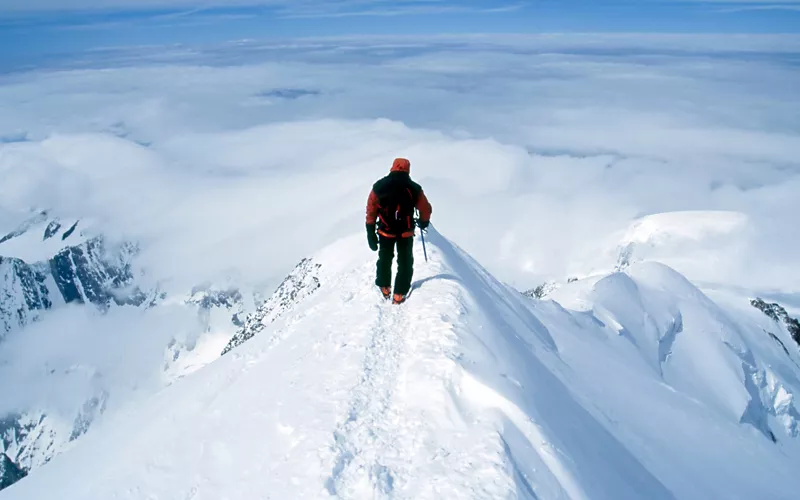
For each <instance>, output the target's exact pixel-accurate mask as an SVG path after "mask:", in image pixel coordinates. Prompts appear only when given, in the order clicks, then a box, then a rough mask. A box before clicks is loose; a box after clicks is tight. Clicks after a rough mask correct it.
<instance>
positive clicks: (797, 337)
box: [750, 298, 800, 346]
mask: <svg viewBox="0 0 800 500" xmlns="http://www.w3.org/2000/svg"><path fill="white" fill-rule="evenodd" d="M750 305H752V306H753V307H755V308H756V309H758V310H760V311H761V312H763V313H764V314H766V315H767V316H769V317H770V318H772V319H773V320H774V321H775V322H777V323H778V324H783V325H784V326H785V327H786V330H787V331H788V332H789V334H790V335H791V336H792V338H793V339H794V341H795V342H797V344H798V346H800V321H798V320H797V319H796V318H792V317H791V316H789V313H788V312H786V309H784V308H783V307H782V306H781V305H780V304H775V303H772V304H770V303H768V302H766V301H764V300H763V299H761V298H755V299H753V300H751V301H750Z"/></svg>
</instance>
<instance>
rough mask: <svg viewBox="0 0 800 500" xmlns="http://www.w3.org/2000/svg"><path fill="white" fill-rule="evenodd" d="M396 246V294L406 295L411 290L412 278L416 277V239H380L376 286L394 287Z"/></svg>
mask: <svg viewBox="0 0 800 500" xmlns="http://www.w3.org/2000/svg"><path fill="white" fill-rule="evenodd" d="M395 246H397V277H396V278H395V280H394V293H397V294H400V295H406V294H407V293H408V291H409V290H410V289H411V278H412V277H413V276H414V253H413V250H414V238H384V237H383V236H381V237H380V241H379V247H378V269H377V273H376V277H375V284H376V285H378V286H380V287H385V286H388V287H391V286H392V260H393V259H394V247H395Z"/></svg>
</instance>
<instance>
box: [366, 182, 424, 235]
mask: <svg viewBox="0 0 800 500" xmlns="http://www.w3.org/2000/svg"><path fill="white" fill-rule="evenodd" d="M372 190H373V192H374V193H375V195H376V196H377V197H378V202H379V204H380V211H379V212H378V215H379V217H380V227H379V229H380V230H381V231H382V232H384V233H386V234H390V235H392V236H402V235H403V234H407V233H409V232H413V231H414V209H415V208H416V206H417V200H418V199H419V193H420V191H421V190H422V188H420V186H419V184H417V183H415V182H414V181H412V180H411V179H410V178H409V177H408V175H407V174H405V175H404V174H389V175H388V176H386V177H384V178H383V179H381V180H379V181H378V182H376V183H375V185H374V186H373V188H372Z"/></svg>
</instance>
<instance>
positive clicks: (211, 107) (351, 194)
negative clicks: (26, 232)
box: [0, 35, 800, 392]
mask: <svg viewBox="0 0 800 500" xmlns="http://www.w3.org/2000/svg"><path fill="white" fill-rule="evenodd" d="M798 55H800V38H799V37H796V36H705V35H703V36H700V35H697V36H695V35H691V36H690V35H685V36H684V35H675V36H648V35H574V36H573V35H570V36H566V35H552V36H530V37H499V36H497V37H438V38H432V39H422V38H413V37H409V38H348V39H317V40H285V41H281V42H273V43H265V42H253V41H243V42H237V43H231V44H225V45H218V46H211V47H184V46H177V47H139V48H126V49H113V50H112V49H109V50H103V51H94V52H90V53H83V54H80V55H76V56H75V57H72V58H69V59H65V60H62V61H60V62H59V63H58V65H57V66H53V67H42V68H40V69H37V70H32V71H25V72H10V73H5V74H2V75H0V105H1V106H2V112H0V232H4V231H7V230H11V229H13V227H14V226H15V225H16V224H17V223H19V222H20V221H21V220H22V219H24V218H25V217H27V216H28V214H29V213H30V211H31V210H33V209H44V208H47V209H51V210H53V212H54V213H56V214H60V215H62V216H64V217H74V218H85V219H87V220H91V221H92V230H94V231H98V232H102V233H104V234H106V235H108V236H109V237H111V238H114V239H119V240H134V241H137V242H139V244H140V247H141V255H140V256H139V259H138V262H137V264H138V265H139V266H140V267H141V268H142V269H144V270H145V271H146V273H147V276H148V277H149V278H150V279H152V280H154V281H159V282H160V283H161V285H160V286H161V287H162V289H164V290H166V291H168V292H173V293H185V292H186V291H188V290H189V289H190V288H191V287H192V286H194V285H196V284H199V283H209V282H210V283H222V282H224V283H232V282H233V283H239V284H241V285H243V286H248V287H253V288H263V289H267V290H268V289H269V288H271V287H273V286H274V285H275V284H276V283H277V282H278V281H279V280H280V279H281V278H282V277H283V276H284V275H285V273H286V272H287V271H288V270H289V269H291V267H292V266H293V265H294V264H295V263H296V262H297V261H298V260H299V259H300V258H302V257H304V256H306V255H308V254H311V253H313V252H314V251H315V250H317V249H318V248H320V247H321V246H323V245H324V244H326V243H328V242H331V241H333V240H335V239H337V238H339V237H342V236H344V235H349V234H351V233H353V232H363V230H364V229H363V224H364V205H365V202H366V198H367V195H368V193H369V190H370V187H371V184H372V183H373V182H374V181H375V180H377V179H378V178H379V177H380V176H382V175H383V174H384V173H385V172H386V171H387V170H388V167H389V165H390V164H391V161H392V159H393V158H394V157H396V156H405V157H408V158H410V159H411V162H412V174H413V177H414V178H415V179H416V180H417V181H419V182H420V183H421V184H422V185H423V187H424V189H425V191H426V193H427V194H428V197H429V198H430V200H431V202H432V204H433V206H434V216H433V222H434V224H435V225H436V226H437V227H438V228H439V230H440V231H442V232H443V233H444V234H445V235H447V236H448V237H450V238H451V239H453V240H454V241H455V242H457V243H458V244H459V245H460V246H462V247H463V248H464V249H466V250H467V251H469V252H470V253H472V254H473V255H474V256H475V257H476V258H477V259H478V260H479V261H480V262H481V263H482V264H484V265H485V266H486V267H487V268H488V269H489V270H490V271H492V272H494V273H495V274H497V275H498V276H499V277H500V278H502V279H504V280H506V281H508V282H509V283H511V284H513V285H515V286H517V287H519V288H521V289H524V288H528V287H531V286H535V285H537V284H539V283H541V282H542V281H543V280H546V279H565V278H567V277H568V276H573V275H585V274H588V273H592V272H599V271H603V270H609V269H611V268H612V267H613V265H614V264H615V262H616V256H617V255H616V252H617V245H618V243H619V241H620V239H621V238H622V237H623V236H624V235H625V234H626V228H628V227H629V226H630V225H631V224H632V223H633V222H634V221H635V220H636V219H637V218H639V217H642V216H646V215H650V214H656V213H661V212H670V211H678V210H693V211H707V210H720V211H732V212H739V213H741V214H743V217H744V218H743V219H742V220H746V221H747V223H746V227H744V228H741V227H740V228H738V232H737V233H736V235H735V238H736V240H735V241H732V240H731V238H723V239H721V240H719V241H720V243H719V245H730V246H731V251H730V252H728V251H726V249H727V247H720V246H719V245H716V246H715V245H714V244H709V242H708V241H699V242H698V244H697V245H694V246H693V244H692V242H691V241H689V242H680V244H679V245H675V246H674V248H679V249H680V252H682V255H681V256H680V258H679V259H675V262H677V263H679V270H680V271H682V272H684V273H686V274H687V275H688V276H689V277H690V278H692V279H695V280H699V281H703V282H712V283H715V282H716V283H720V282H721V283H726V284H730V285H736V286H743V287H749V288H752V289H760V290H778V291H781V292H784V293H795V292H797V283H800V266H798V265H797V264H798V257H797V256H798V254H797V248H798V246H799V245H800V225H798V224H797V217H798V215H797V214H798V213H800V197H798V193H800V90H798V89H800V70H799V69H798V66H797V60H798V59H797V58H798ZM737 220H738V219H737ZM687 223H692V222H691V216H689V217H688V219H687ZM703 224H705V225H706V226H708V225H709V224H711V225H712V226H713V224H714V222H713V218H712V219H711V222H709V219H708V217H703ZM690 232H691V231H690ZM695 232H696V231H695ZM701 233H702V231H701ZM710 233H714V231H710ZM662 239H663V238H662ZM712 243H713V242H712ZM364 247H365V249H364V257H365V259H368V258H371V255H370V253H369V251H368V250H367V249H366V239H365V244H364ZM670 248H673V247H670ZM693 254H696V257H697V258H693ZM687 255H689V258H687ZM70 314H71V315H72V316H74V317H75V318H77V319H75V318H73V319H75V320H74V321H68V323H69V324H70V325H72V326H70V327H69V328H68V331H70V332H89V331H96V329H100V330H103V331H105V330H109V329H114V328H112V327H111V326H110V323H109V322H112V323H113V318H116V317H117V316H113V317H112V319H109V320H106V324H101V323H98V322H97V321H89V320H88V319H87V316H85V314H86V313H75V312H64V313H62V316H63V318H67V316H68V315H70ZM115 314H123V313H115ZM126 314H127V313H126ZM131 314H133V313H131ZM89 317H90V318H91V317H93V316H89ZM63 318H62V319H63ZM176 318H180V320H178V319H175V320H174V321H167V322H162V323H160V324H161V327H159V326H157V324H158V323H157V322H155V323H154V322H153V321H152V320H151V319H150V317H148V319H146V320H145V319H141V320H136V319H135V318H127V317H126V318H123V319H124V321H125V325H126V327H125V328H124V329H117V330H118V333H119V335H118V336H117V337H115V338H120V337H125V338H127V339H128V340H127V341H125V342H122V341H119V342H117V343H116V344H115V345H117V346H118V348H115V349H110V351H111V352H117V353H124V352H126V349H127V348H126V347H124V346H127V345H132V344H133V343H135V342H137V336H138V335H139V334H140V332H141V331H142V329H144V330H147V331H148V332H153V335H154V338H156V339H159V340H158V341H157V342H156V344H158V345H157V348H153V349H152V350H151V351H148V352H150V354H148V356H149V357H150V358H153V357H154V356H155V357H158V356H157V355H156V354H154V353H155V352H157V351H158V350H159V349H161V347H160V346H161V345H162V344H163V342H162V341H164V339H167V338H169V336H170V335H174V330H175V329H176V328H177V327H175V324H179V323H180V322H182V321H188V319H186V316H185V315H184V313H181V314H180V315H178V316H176ZM67 320H68V318H67ZM67 320H65V321H67ZM47 321H56V320H46V321H45V323H43V325H42V326H41V327H40V330H42V331H44V330H47V331H49V332H50V334H52V332H54V331H56V330H57V329H56V328H55V327H53V328H49V329H48V328H45V327H46V325H48V324H50V323H47ZM121 321H122V320H121ZM89 324H92V325H95V326H96V328H95V327H92V328H90V327H89V326H87V325H89ZM180 324H182V323H180ZM97 325H100V326H97ZM131 325H134V326H136V325H138V327H134V326H131ZM51 326H52V325H51ZM139 327H141V328H139ZM37 331H39V330H37ZM125 332H127V333H129V334H130V335H127V336H125ZM34 333H35V332H34ZM37 335H39V334H37ZM41 335H45V334H44V333H41ZM75 335H78V334H77V333H76V334H75ZM85 335H88V336H89V337H90V338H89V337H87V338H86V339H84V340H85V341H86V342H89V341H91V339H92V338H94V337H93V335H94V334H89V333H85ZM73 337H74V336H73ZM71 338H72V337H71ZM86 342H83V341H77V340H76V341H75V342H73V343H71V344H70V343H67V344H65V343H64V342H61V343H59V344H57V345H59V346H61V348H59V349H56V350H48V351H47V353H49V354H41V353H40V354H39V355H37V356H38V357H37V358H36V359H37V360H39V361H37V362H36V363H23V362H20V361H19V359H20V357H21V356H23V354H14V353H11V354H8V352H10V351H7V352H6V354H7V356H6V357H7V359H16V360H17V361H16V362H15V363H12V364H10V365H8V364H7V365H6V368H8V367H9V366H12V365H13V367H14V370H16V371H15V372H14V374H13V375H12V376H13V377H18V378H21V379H22V378H25V377H28V375H27V374H26V373H27V372H26V371H25V370H29V371H30V370H34V368H32V367H36V368H35V370H39V367H40V366H42V365H43V364H45V365H46V364H47V363H48V361H47V360H48V359H51V358H53V357H58V359H62V362H61V365H63V366H72V365H82V364H83V365H88V366H99V365H109V359H112V358H113V356H112V357H111V358H107V357H106V356H105V354H103V353H105V352H106V351H109V349H93V350H91V351H86V350H85V349H83V348H76V349H73V350H71V351H70V350H69V349H67V347H66V346H67V345H73V346H82V345H85V344H86ZM41 343H46V341H45V340H43V341H42V342H41ZM41 343H40V344H41ZM145 345H146V346H150V347H152V346H151V344H150V343H147V344H145ZM119 346H122V347H119ZM6 349H9V347H6ZM20 349H21V348H20ZM20 352H23V350H20ZM87 352H88V353H99V354H97V356H95V355H91V356H89V355H88V354H87ZM25 356H27V354H25ZM42 356H44V358H47V359H45V360H42V359H40V358H42ZM95 358H96V359H95ZM87 359H89V361H87ZM159 363H160V360H159ZM128 365H130V366H136V364H135V363H134V364H130V363H129V364H128ZM111 366H113V362H112V363H111V364H110V365H109V368H108V369H109V370H110V369H111ZM26 367H27V368H26ZM140 369H144V368H140ZM146 369H147V370H151V371H152V366H150V365H148V366H147V367H146ZM148 373H149V372H148ZM140 375H141V374H140ZM140 375H134V374H132V373H128V372H126V373H124V374H121V375H120V377H122V378H123V379H125V380H139V379H141V378H142V376H143V375H141V376H140ZM31 377H33V376H31ZM31 377H28V378H31ZM43 383H45V382H43ZM31 392H35V391H31Z"/></svg>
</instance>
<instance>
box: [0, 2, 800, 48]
mask: <svg viewBox="0 0 800 500" xmlns="http://www.w3.org/2000/svg"><path fill="white" fill-rule="evenodd" d="M198 5H200V7H198ZM542 32H639V33H653V32H668V33H676V32H679V33H789V32H794V33H796V32H800V0H774V1H770V0H762V1H754V2H748V1H725V0H695V1H673V0H563V1H558V0H539V1H515V0H508V1H506V0H498V1H483V0H462V1H451V0H406V1H400V2H396V1H395V2H392V1H388V0H328V1H319V0H295V1H287V0H207V1H204V2H192V1H190V0H73V1H67V0H4V1H3V2H2V4H0V46H2V47H10V48H11V50H8V51H3V52H4V55H2V56H0V58H5V59H6V60H9V59H11V60H14V59H21V58H26V57H30V56H32V55H38V56H43V55H47V54H58V53H69V52H74V51H81V50H86V49H96V48H103V47H119V46H132V45H159V44H176V43H179V44H181V43H182V44H197V43H216V42H222V41H228V40H236V39H243V38H247V39H253V38H255V39H262V38H273V37H278V38H286V37H297V36H300V37H310V36H341V35H380V34H387V35H398V34H411V35H420V34H421V35H424V34H443V33H446V34H459V33H542Z"/></svg>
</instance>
